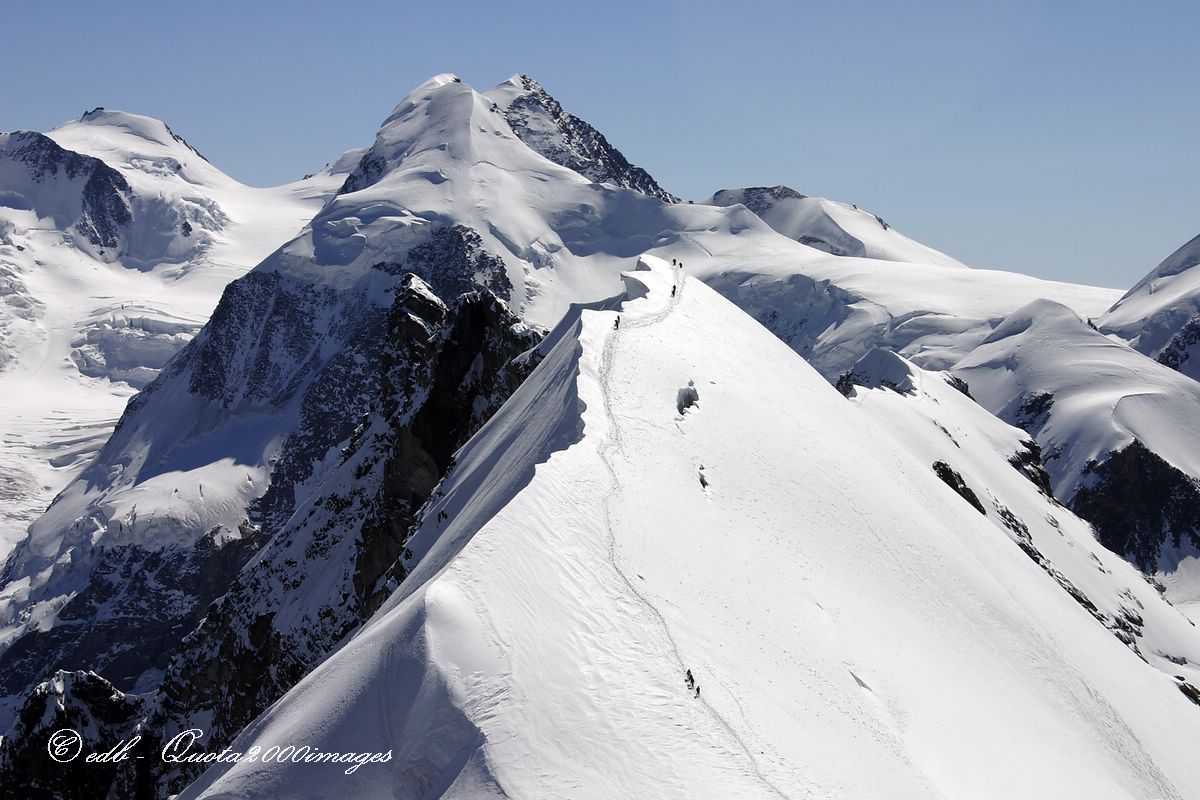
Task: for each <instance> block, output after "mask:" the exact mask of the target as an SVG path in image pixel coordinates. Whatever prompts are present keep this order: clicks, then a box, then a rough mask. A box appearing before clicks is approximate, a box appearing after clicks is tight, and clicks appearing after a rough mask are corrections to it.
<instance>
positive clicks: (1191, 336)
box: [1097, 236, 1200, 380]
mask: <svg viewBox="0 0 1200 800" xmlns="http://www.w3.org/2000/svg"><path fill="white" fill-rule="evenodd" d="M1097 324H1098V325H1099V327H1100V330H1102V331H1104V332H1105V333H1110V334H1113V335H1116V336H1118V337H1120V338H1122V339H1124V340H1125V341H1127V342H1129V344H1130V346H1131V347H1133V348H1134V349H1135V350H1137V351H1138V352H1140V353H1145V354H1146V355H1148V356H1150V357H1151V358H1153V359H1156V360H1157V361H1159V362H1160V363H1163V364H1166V365H1167V366H1168V367H1171V368H1172V369H1177V370H1179V371H1180V372H1182V373H1183V374H1184V375H1187V376H1189V377H1192V378H1195V379H1197V380H1200V236H1197V237H1196V238H1195V239H1192V240H1191V241H1190V242H1188V243H1187V244H1185V245H1184V246H1183V247H1181V248H1179V249H1178V250H1176V251H1175V252H1174V253H1172V254H1171V255H1170V257H1168V258H1167V260H1165V261H1163V262H1162V263H1161V264H1159V265H1158V267H1156V268H1155V269H1154V270H1152V271H1151V272H1150V274H1149V275H1147V276H1146V277H1145V278H1142V280H1140V281H1139V282H1138V283H1137V285H1135V286H1134V287H1133V288H1132V289H1130V290H1129V291H1128V292H1127V293H1126V294H1125V296H1124V297H1122V298H1121V299H1120V301H1118V302H1117V304H1116V305H1114V306H1113V307H1112V308H1111V309H1110V310H1109V311H1108V313H1106V314H1105V315H1104V316H1102V317H1100V318H1099V320H1097Z"/></svg>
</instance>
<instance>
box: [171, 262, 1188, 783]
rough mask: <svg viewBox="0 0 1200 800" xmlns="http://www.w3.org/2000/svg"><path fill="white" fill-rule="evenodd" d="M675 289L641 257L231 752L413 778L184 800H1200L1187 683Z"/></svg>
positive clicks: (334, 775) (221, 769) (770, 343)
mask: <svg viewBox="0 0 1200 800" xmlns="http://www.w3.org/2000/svg"><path fill="white" fill-rule="evenodd" d="M674 277H675V276H674V275H673V274H672V270H671V268H670V267H669V265H667V264H665V263H663V262H661V261H656V260H654V259H650V258H646V259H643V269H642V270H641V271H639V272H637V273H633V275H632V276H631V281H636V282H637V283H639V284H642V285H643V286H644V287H645V288H646V293H645V294H642V291H643V290H641V289H637V287H636V285H634V284H633V283H631V286H632V287H633V288H634V289H635V291H633V292H631V293H630V295H631V296H630V298H629V299H627V300H626V301H625V302H624V303H622V305H621V307H620V309H619V312H618V313H619V314H620V317H621V320H622V322H621V327H620V328H619V329H618V330H615V331H614V330H613V326H614V322H615V319H616V318H617V313H614V311H604V310H581V311H580V313H579V315H578V317H577V318H576V321H573V322H570V323H569V324H568V325H567V326H565V327H564V328H562V329H560V330H559V331H558V332H557V334H556V336H555V338H556V340H557V341H555V342H553V347H552V349H551V350H550V352H549V353H548V354H547V355H546V358H545V360H544V361H543V362H542V364H541V365H539V367H538V369H537V370H535V372H534V374H533V375H532V376H531V377H530V379H529V380H528V381H527V382H526V383H525V384H524V385H523V386H522V387H521V389H520V390H518V392H517V393H516V394H514V395H513V397H512V398H511V399H510V401H509V402H508V403H507V404H506V405H505V407H504V408H503V409H502V410H501V411H500V412H499V413H498V414H497V416H496V417H494V418H493V419H492V420H491V421H490V422H489V424H488V425H486V426H485V427H484V428H483V430H482V431H481V432H480V433H479V434H478V435H477V436H476V437H475V438H474V439H473V440H472V441H471V442H470V443H468V445H467V446H466V447H465V448H464V449H463V450H462V451H461V452H460V454H459V458H458V462H457V466H456V467H455V469H454V470H453V471H452V473H451V474H450V476H449V477H448V478H447V480H446V482H445V483H444V484H443V487H442V488H443V494H442V496H443V497H444V501H443V502H441V503H439V504H434V505H432V506H431V507H430V514H429V516H427V517H426V521H425V523H424V525H423V526H422V527H421V529H420V530H419V531H418V533H417V534H416V536H415V537H414V538H413V539H412V540H411V542H410V546H411V548H412V550H413V559H412V560H413V562H414V565H415V566H414V568H413V570H412V572H411V574H410V575H409V577H408V578H407V579H406V580H405V581H404V582H403V583H402V584H401V585H400V587H399V589H398V590H397V591H396V592H395V593H394V594H393V596H392V598H391V599H390V600H389V601H388V603H387V604H386V605H385V606H384V607H383V608H382V609H381V610H380V611H379V612H378V613H377V614H376V616H375V618H374V619H373V620H372V621H371V623H370V624H368V625H367V626H366V627H365V628H364V629H363V630H362V631H361V632H359V633H358V634H357V635H356V636H355V637H354V638H353V639H351V640H350V641H349V642H347V643H346V644H345V645H344V646H343V647H342V648H340V649H339V650H338V651H337V652H335V653H334V654H332V655H331V656H330V657H329V659H327V660H326V661H325V662H324V663H323V664H321V665H320V666H319V667H318V668H317V669H315V670H314V671H313V672H312V673H311V674H310V675H309V676H308V677H306V678H305V679H304V680H303V681H301V682H300V683H299V684H298V685H297V686H296V687H295V688H294V689H293V690H292V691H291V692H289V693H288V695H287V696H285V697H284V699H283V700H282V701H280V702H279V703H277V704H276V705H275V706H274V707H272V708H271V709H270V710H269V711H268V712H267V713H266V714H264V715H263V717H261V718H260V719H259V720H258V721H257V722H256V723H255V724H254V725H252V726H250V727H249V728H248V729H247V730H246V732H245V733H244V734H243V735H242V737H240V738H239V740H238V741H237V742H236V743H235V745H234V748H233V749H234V750H235V751H244V750H245V749H246V748H248V747H250V746H252V745H259V746H263V747H266V746H267V745H269V744H273V743H277V742H282V741H303V742H305V743H309V744H311V746H312V747H313V748H314V749H316V750H331V749H332V750H339V751H359V752H363V751H365V752H371V751H375V750H378V749H380V746H381V743H382V742H394V743H395V744H396V746H395V747H394V748H393V754H392V755H393V758H392V760H391V761H390V762H389V763H387V764H381V765H370V768H368V767H364V768H362V769H360V770H358V771H356V772H355V773H354V774H353V775H352V776H346V775H343V774H342V770H341V769H337V768H332V767H331V768H329V769H322V768H321V767H319V766H314V765H298V764H296V765H293V764H275V763H253V764H251V763H241V764H237V765H233V766H214V767H213V768H212V769H211V770H210V771H209V773H207V774H206V775H205V777H204V778H203V779H202V780H201V781H200V782H198V783H197V784H195V785H194V786H192V787H191V788H189V789H188V790H187V791H186V792H185V793H184V794H183V795H182V797H186V798H193V797H208V798H218V797H220V798H227V797H240V798H246V797H315V796H321V795H322V794H323V793H328V792H330V791H335V790H337V791H341V792H346V791H351V792H353V793H354V794H355V796H358V797H364V798H371V797H385V796H386V797H395V796H414V797H416V796H450V797H463V796H472V797H478V796H488V797H543V796H562V795H566V794H569V795H570V796H575V797H613V796H649V795H657V796H664V795H665V796H690V797H778V796H780V795H783V796H789V797H797V796H805V795H809V794H816V795H829V796H841V797H844V796H855V797H873V796H889V797H922V798H928V797H958V796H962V795H963V793H964V792H968V791H970V792H972V793H974V794H975V795H976V796H994V797H1012V796H1053V795H1055V794H1061V793H1067V794H1082V795H1084V796H1089V797H1146V798H1149V797H1164V796H1165V797H1187V796H1194V791H1193V790H1192V789H1191V788H1190V787H1194V786H1196V785H1197V784H1196V779H1197V775H1196V771H1197V767H1196V764H1195V762H1194V760H1193V759H1191V758H1190V757H1189V756H1187V754H1186V752H1185V750H1184V749H1182V748H1180V747H1178V745H1177V743H1178V742H1180V741H1186V740H1187V737H1189V736H1191V735H1194V733H1195V732H1200V714H1197V713H1196V707H1195V706H1194V705H1192V703H1191V702H1189V700H1188V698H1187V697H1186V696H1185V695H1184V693H1183V692H1181V691H1180V690H1179V689H1178V688H1177V686H1176V683H1177V682H1176V680H1175V679H1174V678H1171V677H1168V676H1166V675H1164V674H1163V673H1162V672H1160V671H1158V670H1156V669H1152V668H1150V667H1148V666H1147V665H1146V664H1145V663H1144V662H1143V661H1142V660H1141V659H1139V658H1138V657H1137V656H1136V655H1135V654H1134V653H1132V652H1131V651H1130V650H1129V649H1128V648H1127V647H1126V646H1125V645H1124V644H1122V643H1121V642H1120V641H1118V640H1117V639H1116V638H1115V637H1113V636H1112V635H1111V634H1110V632H1109V631H1107V630H1105V628H1104V627H1103V626H1101V625H1099V624H1097V622H1096V620H1095V619H1094V617H1093V616H1091V615H1090V614H1089V613H1088V612H1087V611H1086V610H1084V609H1083V608H1081V607H1080V605H1079V604H1078V603H1077V602H1076V601H1075V600H1073V599H1072V598H1071V597H1070V596H1069V595H1068V594H1067V593H1066V592H1064V591H1063V590H1062V588H1061V587H1060V586H1059V585H1058V584H1057V583H1056V582H1055V581H1053V580H1051V579H1050V578H1048V577H1047V575H1046V573H1045V572H1044V571H1043V570H1042V569H1041V568H1039V567H1038V566H1037V565H1036V564H1034V563H1033V562H1032V561H1031V560H1030V558H1029V557H1027V556H1026V555H1025V554H1024V553H1023V552H1021V550H1020V549H1019V548H1018V547H1016V546H1014V544H1013V542H1012V540H1011V539H1010V537H1009V536H1008V535H1007V533H1006V532H1004V531H1002V530H1001V529H1000V528H999V527H998V526H996V525H994V524H992V523H991V522H990V521H988V520H987V519H985V518H984V517H983V516H981V515H980V514H979V513H978V512H977V511H976V510H974V509H973V508H971V507H970V506H968V505H967V504H965V503H963V501H962V499H961V498H960V497H958V496H957V495H955V494H954V493H952V492H951V491H950V490H948V489H947V487H946V486H944V485H943V484H942V483H941V482H940V481H939V480H938V479H937V478H936V476H934V475H933V473H932V472H931V471H930V470H929V467H928V465H924V464H922V463H920V462H919V461H918V460H917V459H915V458H913V457H912V456H910V455H908V454H906V453H903V452H901V451H900V450H899V449H897V448H895V447H893V446H892V445H890V444H888V442H889V441H891V440H890V439H888V438H887V436H886V435H884V434H883V433H882V432H881V430H880V429H879V428H877V426H876V425H874V424H872V423H869V422H868V421H867V418H866V416H865V415H864V414H863V413H862V412H861V411H859V410H858V409H856V408H855V407H854V405H852V404H848V403H846V402H845V400H843V399H842V398H840V397H839V396H838V395H837V394H836V392H834V391H833V390H832V389H831V387H829V385H828V384H827V383H826V382H825V381H824V380H822V379H821V378H820V377H819V376H818V375H817V374H816V373H814V372H812V370H811V369H809V368H808V367H807V366H805V365H804V364H803V362H802V361H800V360H799V359H797V358H796V357H795V356H794V355H791V354H790V353H789V351H788V350H787V349H786V348H785V347H784V346H783V345H781V344H780V343H779V342H778V341H777V340H775V339H773V338H772V337H770V336H769V335H767V334H766V333H765V332H763V331H761V329H758V328H757V327H756V326H754V325H752V324H751V323H750V321H749V320H748V319H746V317H745V316H744V315H742V314H741V312H738V311H737V310H735V309H733V308H732V307H731V306H729V305H728V304H727V303H725V302H724V301H722V300H720V299H719V298H718V297H717V296H715V295H714V294H713V293H712V292H711V291H709V290H707V289H706V288H705V287H703V286H701V285H699V284H697V283H688V282H685V288H684V290H683V291H682V292H677V294H676V299H677V302H676V303H675V304H674V305H673V306H672V303H671V299H670V296H669V292H670V287H671V285H672V281H673V279H674ZM638 295H641V296H640V297H638ZM664 311H669V313H664ZM697 329H720V330H721V331H722V332H723V334H724V335H723V336H722V337H720V338H719V339H709V340H707V341H704V342H703V343H700V342H698V341H697V339H698V337H696V336H695V333H694V332H695V331H696V330H697ZM610 342H611V344H609V343H610ZM606 352H607V353H608V357H607V358H605V353H606ZM750 354H754V355H753V356H751V355H750ZM760 359H766V360H767V361H769V363H770V364H771V367H772V368H771V369H769V370H763V369H761V366H762V365H761V364H759V363H758V362H759V360H760ZM750 375H753V376H754V380H753V381H748V380H747V377H748V376H750ZM688 380H692V381H693V382H694V386H695V388H696V389H697V393H698V395H699V400H698V403H694V404H693V405H692V407H691V408H689V409H687V410H686V411H685V412H684V413H683V414H679V413H678V411H677V409H676V407H675V400H676V389H677V388H678V387H679V386H680V385H686V384H687V381H688ZM572 397H574V398H576V399H571V398H572ZM606 397H608V398H609V402H608V403H607V404H606V402H605V398H606ZM538 398H545V399H547V400H548V401H549V403H548V406H549V408H548V409H547V410H546V411H544V412H543V411H541V410H540V403H538V402H535V401H536V400H537V399H538ZM571 407H574V408H576V409H578V411H579V413H581V417H580V418H577V419H580V420H581V421H582V424H583V431H582V433H583V435H582V438H579V439H578V440H577V441H574V442H573V443H572V439H573V435H572V434H571V433H570V431H571V430H573V428H572V422H573V420H572V419H571V418H569V417H566V416H563V415H560V414H559V413H557V412H558V411H559V410H561V409H564V408H571ZM564 426H565V427H564ZM552 431H562V432H564V433H566V434H567V435H566V436H565V437H558V436H555V435H553V434H552V435H550V436H549V437H548V436H547V434H549V433H550V432H552ZM834 431H836V433H834ZM618 437H619V438H618ZM827 437H828V438H830V439H831V441H829V442H826V441H823V440H824V439H825V438H827ZM834 440H836V442H837V444H836V446H832V441H834ZM564 446H565V449H562V448H563V447H564ZM798 453H799V454H802V455H803V457H802V458H796V455H797V454H798ZM864 453H869V454H870V457H869V458H864V457H863V454H864ZM496 459H503V461H501V462H500V463H497V462H496V461H495V460H496ZM606 459H611V466H612V472H611V473H610V472H608V470H607V469H606V468H605V466H604V464H605V460H606ZM502 465H512V466H513V467H518V468H517V469H496V468H494V467H498V466H502ZM531 471H532V474H531ZM597 474H600V475H609V476H610V477H615V479H616V480H615V481H608V480H606V481H602V482H597V481H596V480H595V476H596V475H597ZM1013 474H1014V475H1016V478H1017V480H1022V481H1023V480H1025V478H1023V477H1021V476H1020V475H1018V474H1017V473H1015V472H1014V473H1013ZM512 475H520V476H522V477H521V478H519V479H516V480H508V479H503V478H502V477H501V476H512ZM701 475H703V476H705V478H706V481H705V482H706V484H707V485H704V484H703V483H701V481H699V480H698V478H699V477H700V476H701ZM525 476H529V477H525ZM483 477H486V478H487V481H486V482H483V483H481V482H480V479H481V478H483ZM494 478H501V480H500V482H498V483H497V482H495V481H494V480H493V479H494ZM835 487H836V488H835ZM612 498H619V502H616V503H613V504H611V505H608V508H609V514H605V513H604V508H605V507H606V501H607V500H608V499H612ZM797 506H799V507H803V508H804V509H805V510H806V514H805V516H804V517H801V518H797V517H796V515H795V513H794V509H795V508H796V507H797ZM847 508H853V509H854V521H853V523H852V524H848V525H847V524H845V512H846V509H847ZM440 510H445V511H447V513H448V517H449V520H448V522H446V523H445V524H444V525H442V526H440V528H439V525H438V524H437V521H436V519H437V518H436V516H435V513H434V512H437V511H440ZM606 520H607V522H606ZM839 521H840V522H839ZM610 533H611V536H610ZM1115 566H1117V567H1121V565H1120V564H1119V562H1118V563H1117V564H1116V565H1115ZM1124 569H1125V570H1126V571H1125V573H1124V574H1125V575H1126V576H1129V577H1132V578H1133V579H1134V580H1140V579H1139V578H1137V576H1136V573H1134V572H1133V571H1132V570H1129V569H1128V568H1127V567H1126V568H1124ZM750 576H753V577H754V580H753V581H751V580H749V578H750ZM631 586H636V587H637V589H636V592H634V591H631V589H630V587H631ZM785 587H786V588H785ZM881 587H886V588H884V589H883V590H882V591H881ZM1145 599H1146V600H1147V601H1149V602H1150V603H1155V602H1157V603H1160V604H1161V600H1156V599H1155V596H1154V593H1153V591H1151V592H1150V593H1149V594H1148V595H1145ZM1162 608H1163V609H1165V611H1163V612H1162V615H1163V616H1165V615H1166V614H1167V613H1170V609H1169V608H1167V607H1165V606H1162ZM1155 614H1156V615H1159V612H1158V611H1157V610H1156V611H1155ZM751 621H753V624H750V623H751ZM1182 630H1184V634H1183V635H1181V637H1180V640H1179V641H1178V642H1176V643H1175V644H1176V646H1178V647H1179V648H1181V650H1180V652H1184V651H1186V652H1187V653H1191V654H1195V653H1196V650H1195V648H1196V647H1197V645H1198V644H1200V640H1197V638H1196V637H1195V634H1194V633H1192V628H1191V627H1190V626H1184V627H1183V628H1182ZM1189 634H1190V635H1189ZM672 643H674V647H673V646H672ZM676 652H678V653H679V654H681V656H682V659H681V660H682V663H681V660H679V659H677V657H676V655H675V653H676ZM684 665H687V666H688V667H689V668H691V669H693V670H694V672H695V674H696V677H697V679H698V681H699V684H700V686H701V689H702V692H703V693H702V696H701V698H700V699H698V698H696V697H695V696H693V694H692V692H691V691H689V690H688V689H687V688H686V687H685V686H684V682H683V674H682V668H683V666H684ZM1149 709H1152V711H1151V710H1149ZM831 712H832V713H831ZM983 720H986V724H984V723H982V721H983ZM1188 732H1193V733H1188ZM1051 742H1053V743H1054V746H1053V747H1050V746H1049V744H1050V743H1051ZM847 743H851V746H850V747H849V749H847ZM581 753H582V754H586V756H583V757H581V756H580V754H581ZM1064 760H1065V761H1064ZM1063 763H1070V764H1072V765H1073V769H1072V770H1071V771H1070V774H1067V773H1066V772H1064V770H1063V768H1062V765H1063ZM773 787H774V788H773Z"/></svg>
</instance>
